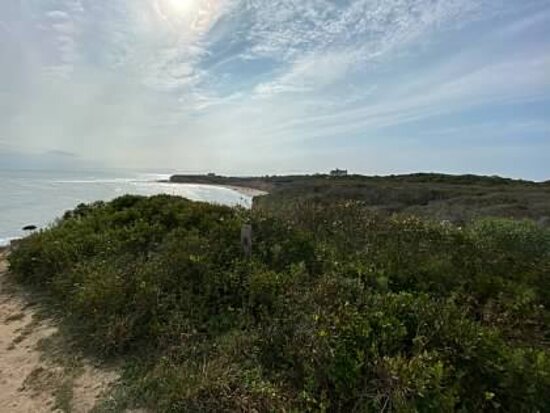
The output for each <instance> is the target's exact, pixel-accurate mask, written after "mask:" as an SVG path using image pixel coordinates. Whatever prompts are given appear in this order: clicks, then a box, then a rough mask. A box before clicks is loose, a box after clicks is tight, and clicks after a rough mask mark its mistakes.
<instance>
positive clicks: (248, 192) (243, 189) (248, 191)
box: [158, 180, 269, 198]
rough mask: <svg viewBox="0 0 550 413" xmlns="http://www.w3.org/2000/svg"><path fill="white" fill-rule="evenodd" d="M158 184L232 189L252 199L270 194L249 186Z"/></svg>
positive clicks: (169, 182) (191, 183) (166, 182)
mask: <svg viewBox="0 0 550 413" xmlns="http://www.w3.org/2000/svg"><path fill="white" fill-rule="evenodd" d="M158 182H159V183H163V184H170V185H197V186H212V187H216V188H225V189H231V190H232V191H235V192H238V193H239V194H241V195H244V196H248V197H251V198H254V197H257V196H263V195H268V194H269V192H267V191H262V190H261V189H256V188H251V187H248V186H238V185H223V184H210V183H198V182H172V181H169V180H162V181H158Z"/></svg>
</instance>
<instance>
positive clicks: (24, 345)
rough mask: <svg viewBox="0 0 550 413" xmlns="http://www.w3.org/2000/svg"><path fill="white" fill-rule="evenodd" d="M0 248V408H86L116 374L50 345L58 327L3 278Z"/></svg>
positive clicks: (26, 412) (36, 412)
mask: <svg viewBox="0 0 550 413" xmlns="http://www.w3.org/2000/svg"><path fill="white" fill-rule="evenodd" d="M6 257H7V253H6V252H1V251H0V413H8V412H9V413H40V412H52V411H54V412H73V413H87V412H90V411H91V410H92V409H93V407H94V405H95V404H96V402H97V401H98V398H99V397H100V396H101V394H102V393H104V391H105V390H106V389H107V388H108V387H109V386H110V385H112V384H113V383H114V382H115V381H116V380H117V375H116V374H115V373H114V372H109V371H104V370H99V369H97V368H95V367H92V366H91V365H90V364H89V363H86V362H85V361H84V360H83V359H81V358H78V357H77V358H75V357H72V356H71V358H70V361H69V362H68V361H67V360H63V357H52V356H51V354H52V353H53V354H57V355H58V356H59V355H63V354H64V353H63V349H62V348H58V349H57V351H56V348H55V346H56V345H57V344H56V343H57V341H58V340H56V339H55V337H56V333H57V329H56V327H55V326H54V325H53V323H52V322H51V321H48V320H45V319H43V318H41V317H38V316H37V312H36V310H35V308H33V306H32V305H31V304H30V303H29V301H28V299H26V298H25V295H24V294H23V293H22V292H21V291H20V290H18V289H17V288H16V287H14V286H13V285H12V284H11V283H10V282H9V281H8V279H7V263H6Z"/></svg>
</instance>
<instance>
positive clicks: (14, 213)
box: [0, 170, 252, 246]
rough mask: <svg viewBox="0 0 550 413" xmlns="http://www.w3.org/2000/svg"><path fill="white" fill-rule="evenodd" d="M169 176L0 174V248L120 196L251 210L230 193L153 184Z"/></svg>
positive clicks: (248, 202) (248, 201)
mask: <svg viewBox="0 0 550 413" xmlns="http://www.w3.org/2000/svg"><path fill="white" fill-rule="evenodd" d="M168 177H169V175H165V174H152V173H140V172H126V171H90V172H70V171H2V170H0V246H5V245H7V244H9V242H10V241H11V240H13V239H17V238H21V237H23V236H24V235H25V233H24V231H23V230H22V228H23V227H25V226H27V225H36V226H38V227H39V228H45V227H47V226H48V225H51V224H52V223H54V222H55V220H56V218H58V217H60V216H62V215H63V213H64V212H65V211H68V210H70V209H73V208H74V207H76V206H77V205H78V204H80V203H90V202H94V201H99V200H102V201H108V200H111V199H114V198H116V197H119V196H122V195H125V194H134V195H156V194H170V195H178V196H182V197H185V198H188V199H191V200H194V201H205V202H212V203H217V204H223V205H241V206H244V207H250V205H251V203H252V198H251V197H250V196H246V195H243V194H241V193H239V192H237V191H234V190H232V189H229V188H223V187H214V186H207V185H183V184H169V183H161V182H158V181H160V180H166V179H168Z"/></svg>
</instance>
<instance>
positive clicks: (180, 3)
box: [160, 0, 200, 17]
mask: <svg viewBox="0 0 550 413" xmlns="http://www.w3.org/2000/svg"><path fill="white" fill-rule="evenodd" d="M199 1H200V0H161V1H160V3H161V4H162V6H164V7H162V9H163V12H164V13H165V14H172V15H175V16H176V17H185V16H187V15H189V14H190V13H192V12H193V11H194V10H195V9H196V8H197V6H198V2H199Z"/></svg>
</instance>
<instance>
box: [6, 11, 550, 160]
mask: <svg viewBox="0 0 550 413" xmlns="http://www.w3.org/2000/svg"><path fill="white" fill-rule="evenodd" d="M0 11H1V13H0V16H1V17H0V33H2V36H0V54H1V55H2V56H3V57H4V59H3V64H2V65H0V139H3V140H4V142H7V143H8V144H9V145H10V147H12V148H13V149H14V150H17V151H20V152H29V153H30V152H34V153H38V152H44V151H48V150H51V148H58V149H59V150H63V151H69V152H73V153H75V154H77V155H80V156H82V157H88V158H94V159H101V160H102V161H105V162H107V163H110V164H113V165H121V164H125V165H138V166H140V165H147V166H150V167H154V166H155V165H170V166H172V167H177V166H179V165H188V166H193V167H194V168H197V169H200V168H201V165H203V166H204V169H213V167H219V168H225V169H226V170H230V169H232V168H234V169H237V170H238V169H239V168H238V165H247V167H248V168H250V169H254V168H256V170H258V171H262V170H263V169H264V168H268V167H271V168H273V169H276V168H277V167H279V166H281V167H283V166H282V165H287V166H290V165H292V164H293V162H297V159H300V157H303V156H307V154H308V153H315V156H314V158H315V159H320V161H318V163H317V164H318V165H320V166H321V164H322V162H325V161H321V160H323V159H326V162H327V163H328V162H329V160H330V159H331V156H333V154H334V156H336V155H335V154H336V153H341V152H342V151H343V149H342V148H348V147H350V145H355V144H356V143H357V141H361V142H362V144H364V145H373V146H374V147H378V148H380V147H381V145H382V144H381V143H380V142H381V141H383V140H384V139H385V138H386V137H391V136H394V137H396V136H401V137H403V136H406V135H407V133H410V134H411V135H415V139H417V140H418V141H419V142H421V141H422V142H424V141H425V142H428V141H429V139H430V137H429V136H433V133H435V131H438V130H443V129H445V128H443V127H441V125H440V124H439V123H438V122H441V120H442V119H443V118H445V119H449V122H450V123H451V124H452V125H455V126H453V127H454V128H456V129H457V130H458V129H460V130H466V131H468V133H470V134H482V133H484V134H490V133H489V129H491V128H493V129H494V130H497V129H498V127H499V126H498V125H499V122H498V121H495V119H497V118H498V117H499V116H502V115H501V114H502V113H504V112H506V111H507V113H511V112H513V111H515V113H514V114H512V115H510V116H511V118H512V119H511V121H513V123H514V125H533V124H536V122H539V121H540V120H541V118H543V117H544V113H545V112H546V113H547V107H548V104H549V101H550V80H549V77H548V75H547V73H550V62H549V60H548V58H547V52H546V51H547V50H548V47H549V44H550V43H549V42H550V32H549V30H548V27H550V25H549V23H550V7H549V5H548V2H547V1H544V0H526V1H523V2H516V1H512V0H496V1H492V0H491V1H489V0H435V1H434V0H387V1H378V0H374V1H373V0H338V1H337V0H299V1H298V0H271V1H268V0H94V1H92V0H48V1H43V2H18V1H16V0H8V1H7V2H5V4H2V6H0ZM4 62H5V64H4ZM526 106H529V108H530V109H532V110H530V111H527V110H524V109H523V108H524V107H526ZM507 108H508V109H507ZM512 109H513V110H512ZM545 109H546V111H545ZM470 112H474V113H476V116H478V117H479V119H477V118H474V117H471V119H470V118H468V119H467V120H464V119H466V117H467V115H466V114H469V113H470ZM468 116H470V115H468ZM460 120H463V121H464V122H466V124H465V125H463V126H464V127H458V126H456V125H457V124H458V123H459V122H460ZM479 125H486V126H483V127H481V126H479ZM447 129H448V130H449V129H452V128H451V125H449V127H448V128H447ZM511 129H513V130H516V131H519V126H518V127H517V128H515V129H514V128H511ZM422 131H427V133H426V136H427V137H426V139H425V140H422V138H420V137H419V136H421V135H422ZM518 133H519V132H518ZM430 134H432V135H430ZM457 134H458V132H457V133H456V134H452V133H450V132H449V133H447V134H445V133H442V134H441V136H457ZM493 135H494V136H497V135H498V134H493ZM547 135H548V131H547V130H546V129H542V130H540V129H539V130H537V129H536V128H533V127H526V138H525V139H534V140H536V139H538V140H539V141H540V139H541V136H547ZM402 139H404V138H402ZM441 139H443V138H441ZM448 139H451V138H448ZM449 146H452V145H451V144H449ZM526 146H527V144H526ZM425 149H426V150H429V147H428V146H426V148H425ZM323 151H324V152H323ZM342 153H343V152H342ZM338 156H339V157H344V155H343V154H340V155H338ZM315 159H313V160H311V165H314V164H316V163H315V162H317V161H316V160H315ZM337 159H340V158H337ZM308 162H309V161H308ZM300 164H302V163H300ZM304 164H305V163H304ZM270 165H271V166H270Z"/></svg>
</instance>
